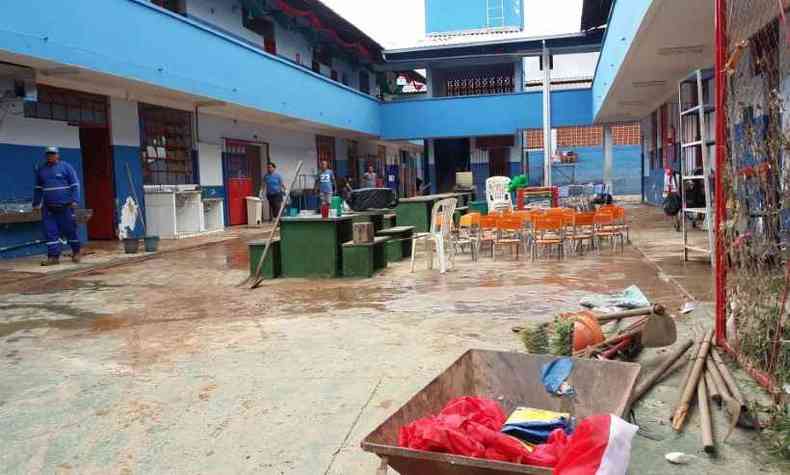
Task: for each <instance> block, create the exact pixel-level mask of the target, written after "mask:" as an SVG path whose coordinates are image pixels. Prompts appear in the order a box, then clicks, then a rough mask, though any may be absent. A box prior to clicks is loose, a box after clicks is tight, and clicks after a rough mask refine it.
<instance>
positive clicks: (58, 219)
mask: <svg viewBox="0 0 790 475" xmlns="http://www.w3.org/2000/svg"><path fill="white" fill-rule="evenodd" d="M41 222H42V224H43V225H44V239H46V242H47V255H48V256H49V257H60V237H61V236H63V237H65V238H66V239H67V240H68V242H69V245H70V246H71V251H72V252H73V253H74V254H77V253H79V252H80V240H79V238H78V237H77V223H76V222H75V221H74V208H72V207H70V206H65V205H64V206H52V205H49V206H47V205H44V206H42V207H41Z"/></svg>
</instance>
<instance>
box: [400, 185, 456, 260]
mask: <svg viewBox="0 0 790 475" xmlns="http://www.w3.org/2000/svg"><path fill="white" fill-rule="evenodd" d="M457 205H458V200H457V199H455V198H447V199H444V200H439V201H437V202H436V203H434V204H433V209H432V210H431V230H430V231H429V232H427V233H415V234H414V235H413V236H412V239H411V249H412V251H411V271H412V272H414V257H415V255H416V254H417V241H425V254H426V259H427V263H428V268H429V269H433V248H434V246H436V253H437V254H438V256H439V269H440V272H441V273H442V274H444V273H445V272H447V267H448V265H447V264H448V257H449V258H450V260H452V261H455V244H454V243H453V242H452V240H453V233H452V230H453V214H455V207H456V206H457Z"/></svg>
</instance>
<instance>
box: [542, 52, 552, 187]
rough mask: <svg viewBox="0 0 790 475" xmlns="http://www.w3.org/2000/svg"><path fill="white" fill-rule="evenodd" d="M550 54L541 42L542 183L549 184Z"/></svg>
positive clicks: (550, 147)
mask: <svg viewBox="0 0 790 475" xmlns="http://www.w3.org/2000/svg"><path fill="white" fill-rule="evenodd" d="M551 152H552V143H551V55H550V54H549V49H548V48H547V47H546V42H545V41H544V42H543V185H544V186H551Z"/></svg>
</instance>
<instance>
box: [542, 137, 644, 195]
mask: <svg viewBox="0 0 790 475" xmlns="http://www.w3.org/2000/svg"><path fill="white" fill-rule="evenodd" d="M560 150H561V151H570V150H573V151H574V152H576V153H577V154H579V159H578V161H577V162H576V183H578V184H584V183H603V148H602V147H567V148H564V147H560ZM641 160H642V150H641V147H640V146H639V145H616V146H615V147H614V164H613V173H614V176H613V181H614V192H615V194H616V195H638V194H641V192H642V179H641V176H640V174H641V165H640V163H641ZM570 174H571V173H570V170H569V169H568V168H553V169H552V175H551V180H552V183H553V184H555V185H567V184H568V183H570V181H569V179H568V176H569V175H570ZM529 183H530V185H531V186H541V185H542V184H543V150H531V151H530V152H529Z"/></svg>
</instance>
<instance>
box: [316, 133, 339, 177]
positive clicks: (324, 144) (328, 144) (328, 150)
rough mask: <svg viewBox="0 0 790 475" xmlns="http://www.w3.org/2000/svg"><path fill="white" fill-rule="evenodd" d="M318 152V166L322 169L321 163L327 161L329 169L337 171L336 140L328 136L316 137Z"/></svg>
mask: <svg viewBox="0 0 790 475" xmlns="http://www.w3.org/2000/svg"><path fill="white" fill-rule="evenodd" d="M315 145H316V152H317V155H318V163H317V165H318V166H319V167H320V166H321V162H322V161H324V160H326V162H327V163H329V168H331V169H333V170H334V169H335V138H334V137H329V136H326V135H316V136H315Z"/></svg>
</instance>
